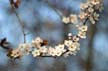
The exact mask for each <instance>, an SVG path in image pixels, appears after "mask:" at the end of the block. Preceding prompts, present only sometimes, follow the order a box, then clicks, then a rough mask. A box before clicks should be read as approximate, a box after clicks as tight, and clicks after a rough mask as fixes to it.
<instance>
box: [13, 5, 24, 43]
mask: <svg viewBox="0 0 108 71" xmlns="http://www.w3.org/2000/svg"><path fill="white" fill-rule="evenodd" d="M11 7H12V10H13V11H14V13H15V15H16V17H17V19H18V21H19V25H20V26H21V30H22V33H23V38H24V40H23V41H24V43H25V42H26V33H25V31H24V25H23V23H22V21H21V19H20V16H19V14H18V13H17V11H16V9H15V8H14V7H13V6H11Z"/></svg>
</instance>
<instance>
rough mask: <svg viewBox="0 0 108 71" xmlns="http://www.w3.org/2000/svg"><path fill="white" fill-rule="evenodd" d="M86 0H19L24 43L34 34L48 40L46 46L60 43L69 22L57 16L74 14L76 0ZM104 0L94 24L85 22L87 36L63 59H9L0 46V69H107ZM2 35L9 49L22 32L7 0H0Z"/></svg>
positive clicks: (107, 13) (19, 40)
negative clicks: (64, 22) (98, 17)
mask: <svg viewBox="0 0 108 71" xmlns="http://www.w3.org/2000/svg"><path fill="white" fill-rule="evenodd" d="M82 2H86V0H21V4H20V6H19V8H18V9H16V11H17V13H18V14H19V16H20V19H21V22H22V24H23V25H24V30H25V32H26V33H28V34H27V35H26V40H27V42H31V40H32V39H34V38H35V37H38V36H40V37H42V38H44V39H48V41H49V42H50V43H49V45H52V46H53V45H56V44H58V43H62V42H63V40H64V38H65V37H66V36H67V33H69V32H75V28H74V26H73V25H64V24H63V23H62V20H61V16H63V15H64V16H68V15H69V14H71V13H72V14H78V13H79V12H80V3H82ZM107 30H108V0H104V11H103V12H102V13H101V15H100V20H99V22H97V24H95V25H89V30H88V34H87V38H86V39H84V40H81V42H80V43H81V50H80V51H78V53H77V55H76V56H73V55H72V56H69V57H67V58H63V57H60V58H51V57H49V58H47V57H44V58H42V57H38V58H33V57H32V56H31V55H29V56H24V57H23V58H22V59H20V60H11V59H9V58H8V57H7V56H6V51H5V50H4V49H2V48H0V71H108V31H107ZM4 37H6V38H7V40H8V41H9V42H10V43H11V45H12V48H17V46H18V44H20V43H22V42H23V33H22V30H21V27H20V24H19V21H18V19H17V17H16V14H15V12H14V11H13V10H12V8H11V5H10V3H9V0H0V39H1V38H4Z"/></svg>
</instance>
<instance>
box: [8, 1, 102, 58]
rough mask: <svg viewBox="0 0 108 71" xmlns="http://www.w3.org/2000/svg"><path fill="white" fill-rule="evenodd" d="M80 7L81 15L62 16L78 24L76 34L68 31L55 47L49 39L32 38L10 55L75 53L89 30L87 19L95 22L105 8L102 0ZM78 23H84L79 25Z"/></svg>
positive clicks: (9, 54)
mask: <svg viewBox="0 0 108 71" xmlns="http://www.w3.org/2000/svg"><path fill="white" fill-rule="evenodd" d="M80 8H81V10H82V11H81V13H80V14H79V15H75V14H71V15H70V16H69V17H63V18H62V21H63V23H65V24H69V23H72V24H73V25H75V26H76V28H77V30H78V33H77V34H76V35H73V34H72V33H68V39H67V40H64V42H63V43H62V44H58V45H56V46H53V47H52V46H48V41H47V40H43V39H42V38H40V37H37V38H36V39H34V40H32V42H31V44H28V43H24V44H20V45H19V46H18V48H16V49H13V50H11V51H9V53H8V56H9V57H11V58H21V57H22V56H23V55H28V54H32V55H33V56H34V57H43V56H46V57H47V56H48V57H49V56H52V57H58V56H69V55H72V54H73V55H75V54H76V52H77V51H78V50H80V43H79V40H80V39H84V38H86V33H87V30H88V26H87V25H86V23H87V21H88V20H89V21H90V22H91V23H92V24H95V22H96V21H98V19H99V12H101V11H102V10H103V6H102V0H90V1H88V2H87V3H81V6H80ZM78 20H80V21H78ZM78 23H82V24H81V25H78Z"/></svg>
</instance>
